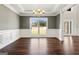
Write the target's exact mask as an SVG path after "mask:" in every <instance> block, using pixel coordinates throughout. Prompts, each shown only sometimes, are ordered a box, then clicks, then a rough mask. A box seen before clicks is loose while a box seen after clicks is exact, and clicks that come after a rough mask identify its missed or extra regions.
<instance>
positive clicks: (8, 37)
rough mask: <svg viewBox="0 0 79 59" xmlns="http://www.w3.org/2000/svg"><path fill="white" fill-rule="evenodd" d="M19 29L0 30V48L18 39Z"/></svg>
mask: <svg viewBox="0 0 79 59" xmlns="http://www.w3.org/2000/svg"><path fill="white" fill-rule="evenodd" d="M19 38H20V37H19V29H15V30H0V49H1V48H3V47H5V46H7V45H8V44H10V43H12V42H14V41H16V40H17V39H19Z"/></svg>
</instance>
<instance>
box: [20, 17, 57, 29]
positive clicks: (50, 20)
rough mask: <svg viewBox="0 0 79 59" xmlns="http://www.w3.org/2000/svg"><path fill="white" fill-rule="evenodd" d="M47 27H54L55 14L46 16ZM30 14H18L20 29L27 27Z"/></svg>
mask: <svg viewBox="0 0 79 59" xmlns="http://www.w3.org/2000/svg"><path fill="white" fill-rule="evenodd" d="M47 18H48V29H56V16H47ZM29 21H30V16H20V29H29V28H30V25H29V23H30V22H29Z"/></svg>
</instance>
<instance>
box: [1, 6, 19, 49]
mask: <svg viewBox="0 0 79 59" xmlns="http://www.w3.org/2000/svg"><path fill="white" fill-rule="evenodd" d="M18 38H19V16H18V15H17V14H15V13H14V12H13V11H11V10H10V9H8V8H7V7H5V6H4V5H0V49H1V48H3V47H5V46H7V45H8V44H10V43H12V42H14V41H15V40H17V39H18Z"/></svg>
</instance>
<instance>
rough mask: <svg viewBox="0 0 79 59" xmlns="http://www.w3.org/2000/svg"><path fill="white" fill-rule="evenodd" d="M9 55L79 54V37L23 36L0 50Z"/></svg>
mask: <svg viewBox="0 0 79 59" xmlns="http://www.w3.org/2000/svg"><path fill="white" fill-rule="evenodd" d="M0 53H7V54H8V55H74V54H75V55H77V54H79V37H64V42H63V43H62V42H60V41H59V40H58V39H57V38H21V39H19V40H17V41H15V42H13V43H12V44H10V45H8V46H6V47H4V48H3V49H1V50H0Z"/></svg>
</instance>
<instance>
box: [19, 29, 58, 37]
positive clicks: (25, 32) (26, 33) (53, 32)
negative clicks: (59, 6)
mask: <svg viewBox="0 0 79 59" xmlns="http://www.w3.org/2000/svg"><path fill="white" fill-rule="evenodd" d="M20 37H56V38H59V29H47V34H46V35H39V36H36V35H35V36H34V35H32V34H31V29H20Z"/></svg>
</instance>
